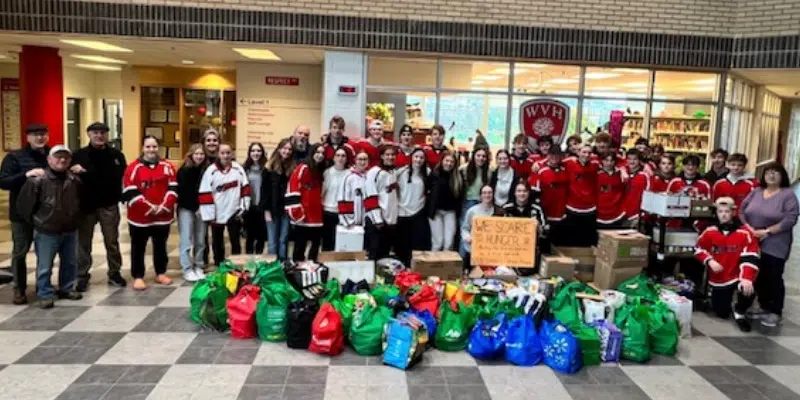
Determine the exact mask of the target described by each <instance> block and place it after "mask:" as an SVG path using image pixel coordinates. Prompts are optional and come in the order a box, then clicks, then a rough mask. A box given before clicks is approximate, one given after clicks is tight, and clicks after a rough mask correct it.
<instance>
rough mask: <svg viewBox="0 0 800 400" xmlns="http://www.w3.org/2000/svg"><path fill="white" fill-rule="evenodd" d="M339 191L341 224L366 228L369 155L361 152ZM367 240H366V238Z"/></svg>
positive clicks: (348, 226)
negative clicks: (365, 186) (365, 195)
mask: <svg viewBox="0 0 800 400" xmlns="http://www.w3.org/2000/svg"><path fill="white" fill-rule="evenodd" d="M355 159H356V163H355V164H353V168H351V169H350V171H349V173H348V174H347V176H345V178H344V182H342V186H341V187H340V190H339V195H338V198H339V204H338V210H339V224H340V225H342V226H344V227H347V228H350V227H352V226H362V227H363V226H364V180H365V179H366V176H367V166H368V165H369V154H367V152H365V151H360V150H359V152H358V153H357V154H356V157H355ZM365 239H366V238H365Z"/></svg>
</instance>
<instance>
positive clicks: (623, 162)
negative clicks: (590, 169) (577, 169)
mask: <svg viewBox="0 0 800 400" xmlns="http://www.w3.org/2000/svg"><path fill="white" fill-rule="evenodd" d="M573 157H576V158H577V156H573ZM616 158H617V162H616V164H617V168H628V160H627V159H625V157H622V156H620V155H619V154H617V157H616ZM590 160H591V161H592V162H596V163H597V164H598V165H600V164H601V162H602V158H601V157H600V156H599V155H598V154H597V153H592V156H591V158H590Z"/></svg>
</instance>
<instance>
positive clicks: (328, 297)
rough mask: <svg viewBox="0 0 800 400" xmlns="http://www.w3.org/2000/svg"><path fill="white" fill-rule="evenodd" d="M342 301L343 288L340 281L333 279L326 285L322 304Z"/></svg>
mask: <svg viewBox="0 0 800 400" xmlns="http://www.w3.org/2000/svg"><path fill="white" fill-rule="evenodd" d="M341 299H342V286H341V285H340V284H339V280H338V279H336V278H332V279H330V280H328V282H326V283H325V296H324V297H323V298H322V301H321V303H332V302H333V301H334V300H341Z"/></svg>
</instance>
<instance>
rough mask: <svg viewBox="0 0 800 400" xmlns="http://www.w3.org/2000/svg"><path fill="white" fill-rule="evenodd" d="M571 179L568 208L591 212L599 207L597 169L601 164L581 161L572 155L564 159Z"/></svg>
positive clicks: (574, 210) (577, 211)
mask: <svg viewBox="0 0 800 400" xmlns="http://www.w3.org/2000/svg"><path fill="white" fill-rule="evenodd" d="M564 167H565V169H566V171H567V177H568V179H569V196H568V197H567V209H568V210H570V211H572V212H576V213H589V212H592V211H595V210H596V209H597V171H598V170H599V169H600V164H598V163H596V162H594V161H591V160H590V161H588V162H586V163H582V162H580V161H579V160H578V159H577V158H573V157H570V158H568V159H566V160H565V161H564Z"/></svg>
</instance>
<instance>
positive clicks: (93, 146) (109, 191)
mask: <svg viewBox="0 0 800 400" xmlns="http://www.w3.org/2000/svg"><path fill="white" fill-rule="evenodd" d="M86 132H87V133H88V135H89V145H88V146H86V147H84V148H82V149H80V150H78V151H76V152H75V155H74V156H73V157H72V162H73V165H72V168H71V169H70V171H72V173H74V174H77V175H78V176H80V178H81V181H82V182H83V194H82V197H81V211H82V215H81V224H80V226H79V227H78V246H79V248H78V283H77V284H76V286H75V290H77V291H78V292H85V291H86V289H87V287H88V285H89V279H90V278H91V274H90V273H89V270H90V269H91V267H92V239H93V238H94V226H95V225H97V223H98V222H99V223H100V231H101V232H102V233H103V242H104V244H105V247H106V261H107V262H108V284H109V285H111V286H118V287H124V286H125V284H126V282H125V279H123V278H122V274H120V268H122V255H121V254H120V251H119V219H120V217H119V202H120V198H121V196H122V176H123V175H124V174H125V167H126V166H127V165H128V164H127V163H126V162H125V156H124V155H123V154H122V152H120V151H119V150H117V149H115V148H113V147H111V146H109V145H108V126H107V125H106V124H104V123H101V122H95V123H93V124H91V125H89V127H88V128H86Z"/></svg>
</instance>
